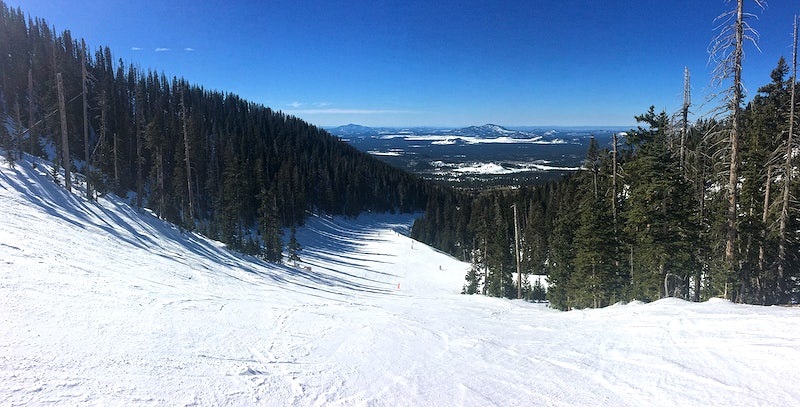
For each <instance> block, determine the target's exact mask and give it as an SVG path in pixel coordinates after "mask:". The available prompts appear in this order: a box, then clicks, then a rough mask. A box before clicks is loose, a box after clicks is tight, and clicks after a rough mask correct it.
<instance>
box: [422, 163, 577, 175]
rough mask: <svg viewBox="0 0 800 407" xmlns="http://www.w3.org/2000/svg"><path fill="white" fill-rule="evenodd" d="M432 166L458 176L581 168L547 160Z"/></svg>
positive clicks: (433, 164) (434, 164) (432, 164)
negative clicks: (557, 164)
mask: <svg viewBox="0 0 800 407" xmlns="http://www.w3.org/2000/svg"><path fill="white" fill-rule="evenodd" d="M430 165H431V166H432V167H435V168H437V169H439V170H440V171H441V172H442V173H447V171H451V172H454V173H458V174H472V175H505V174H516V173H523V172H533V171H578V170H580V169H581V168H580V167H558V166H553V165H547V161H545V160H537V161H535V162H515V163H508V164H504V163H494V162H471V163H446V162H444V161H441V160H437V161H431V162H430Z"/></svg>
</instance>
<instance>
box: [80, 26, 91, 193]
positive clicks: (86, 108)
mask: <svg viewBox="0 0 800 407" xmlns="http://www.w3.org/2000/svg"><path fill="white" fill-rule="evenodd" d="M88 80H89V78H88V75H87V73H86V42H84V41H83V40H81V85H82V86H81V90H82V92H83V160H84V161H85V165H86V169H85V170H84V176H85V177H86V198H87V199H92V185H91V183H90V182H89V180H90V179H91V177H90V176H89V172H90V171H91V165H90V160H89V102H88V100H87V97H88V92H87V90H86V82H87V81H88Z"/></svg>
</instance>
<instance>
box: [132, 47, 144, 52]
mask: <svg viewBox="0 0 800 407" xmlns="http://www.w3.org/2000/svg"><path fill="white" fill-rule="evenodd" d="M143 49H144V48H142V47H131V51H141V50H143Z"/></svg>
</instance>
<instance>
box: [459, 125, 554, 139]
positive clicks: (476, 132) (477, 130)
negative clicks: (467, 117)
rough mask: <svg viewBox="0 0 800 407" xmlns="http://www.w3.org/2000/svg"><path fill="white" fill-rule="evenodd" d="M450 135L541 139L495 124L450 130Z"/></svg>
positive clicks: (536, 135) (525, 132) (529, 133)
mask: <svg viewBox="0 0 800 407" xmlns="http://www.w3.org/2000/svg"><path fill="white" fill-rule="evenodd" d="M452 133H454V134H456V135H459V136H467V137H479V138H487V139H493V138H500V137H508V138H516V139H530V138H537V137H541V136H539V135H538V134H535V133H531V132H527V131H520V130H509V129H507V128H505V127H503V126H498V125H496V124H484V125H483V126H469V127H464V128H460V129H455V130H452Z"/></svg>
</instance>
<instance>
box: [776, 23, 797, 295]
mask: <svg viewBox="0 0 800 407" xmlns="http://www.w3.org/2000/svg"><path fill="white" fill-rule="evenodd" d="M792 49H793V51H792V87H791V92H792V97H791V102H790V103H791V106H790V107H789V135H788V137H787V139H786V162H785V164H784V168H783V191H781V192H782V202H781V203H782V205H781V215H780V226H779V229H778V235H779V238H778V276H777V278H778V287H777V289H778V295H779V296H780V298H781V300H784V299H785V295H786V280H785V279H786V274H785V273H786V271H785V267H786V242H787V240H788V237H787V231H786V226H787V220H788V218H789V188H790V186H791V180H792V152H793V151H792V150H793V147H794V146H793V138H794V115H795V103H796V84H797V16H795V18H794V44H793V47H792Z"/></svg>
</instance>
